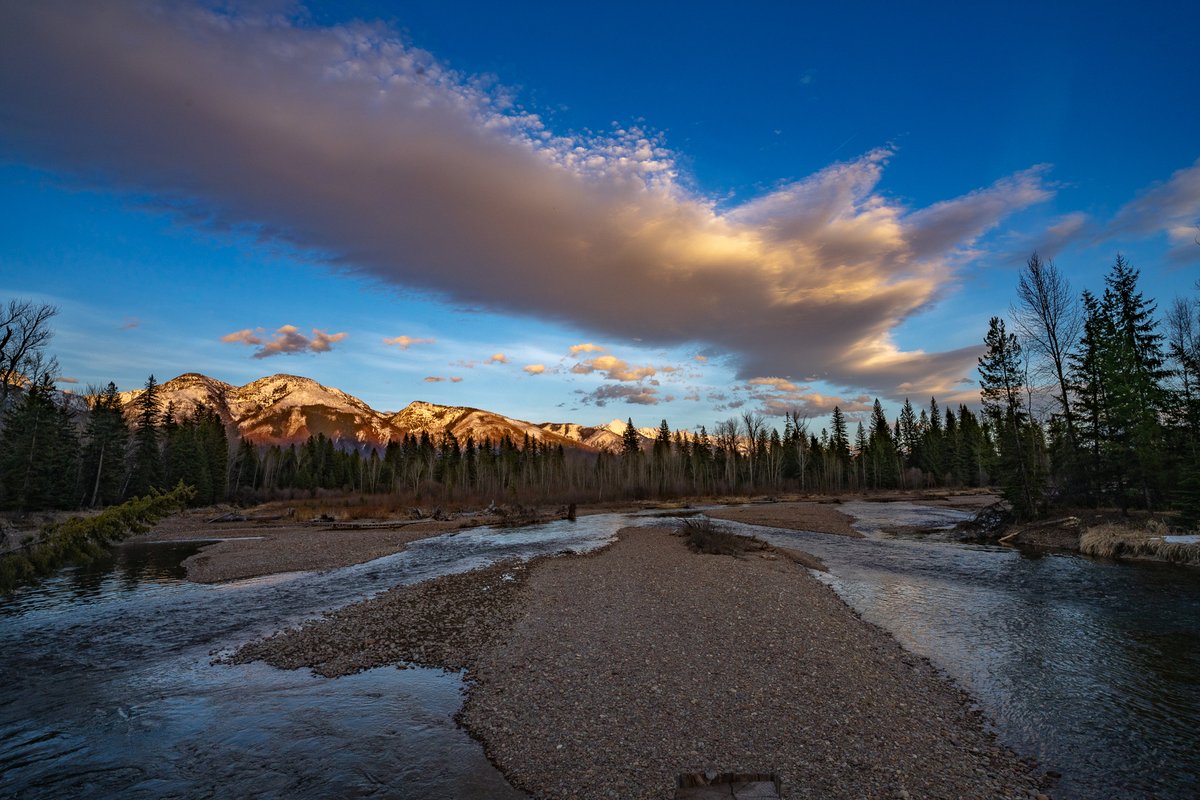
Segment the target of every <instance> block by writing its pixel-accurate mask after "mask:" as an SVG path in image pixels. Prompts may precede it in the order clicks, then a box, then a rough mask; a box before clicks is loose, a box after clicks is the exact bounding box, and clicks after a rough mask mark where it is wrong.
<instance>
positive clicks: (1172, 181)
mask: <svg viewBox="0 0 1200 800" xmlns="http://www.w3.org/2000/svg"><path fill="white" fill-rule="evenodd" d="M1197 226H1200V160H1197V161H1196V163H1195V164H1193V165H1191V166H1190V167H1186V168H1184V169H1181V170H1177V171H1175V172H1174V173H1172V175H1171V177H1170V178H1169V179H1168V180H1166V181H1164V182H1163V183H1159V184H1155V185H1154V186H1151V187H1149V188H1148V189H1146V190H1145V191H1143V192H1142V193H1141V194H1140V195H1139V196H1138V197H1137V198H1135V199H1134V200H1132V201H1131V202H1129V203H1127V204H1125V205H1124V206H1122V207H1121V209H1120V210H1119V211H1118V212H1117V214H1116V216H1115V217H1113V220H1112V222H1111V223H1109V225H1108V234H1109V235H1110V236H1119V235H1129V234H1132V235H1136V236H1149V235H1152V234H1157V233H1165V234H1167V238H1168V241H1169V242H1170V243H1171V256H1172V257H1173V258H1174V259H1176V260H1188V261H1191V260H1197V259H1200V252H1197V251H1200V248H1197V247H1196V246H1195V242H1196V235H1197Z"/></svg>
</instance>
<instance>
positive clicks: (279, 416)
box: [120, 372, 657, 452]
mask: <svg viewBox="0 0 1200 800" xmlns="http://www.w3.org/2000/svg"><path fill="white" fill-rule="evenodd" d="M158 389H159V393H160V394H159V397H160V398H161V403H162V408H163V409H166V408H167V407H168V404H170V403H173V404H174V413H175V414H176V415H182V416H187V414H189V413H190V412H191V410H192V409H194V408H195V406H196V404H197V403H203V404H205V405H207V406H208V407H210V408H212V409H213V410H214V411H215V412H216V413H217V415H218V416H219V417H220V418H221V421H222V422H223V423H225V426H226V428H227V430H229V432H230V433H236V434H237V435H238V436H240V437H242V438H245V439H248V440H249V441H251V442H254V443H255V444H280V445H286V444H293V443H299V442H302V441H304V440H306V439H307V438H308V437H309V436H315V435H318V434H324V435H325V436H327V437H328V438H330V439H332V440H334V441H335V442H337V443H339V444H341V445H343V446H353V447H357V448H360V449H367V448H371V447H383V446H386V444H387V442H388V441H389V440H392V441H399V440H401V439H403V438H404V436H405V435H406V434H412V435H415V436H419V435H420V434H421V433H427V434H429V435H430V437H432V438H434V439H439V438H441V436H442V434H443V433H445V432H449V433H451V434H453V435H454V436H455V438H457V439H458V440H459V441H464V440H465V439H466V437H467V436H472V437H474V438H475V440H476V441H477V442H478V441H482V440H483V439H493V440H496V439H499V438H501V437H503V436H505V435H507V436H509V437H510V438H511V439H513V440H514V441H516V442H521V441H523V440H524V438H525V437H526V436H528V437H529V438H530V439H533V440H536V441H538V442H542V443H546V444H550V445H562V446H563V447H570V448H574V449H577V450H584V451H590V452H597V451H600V450H618V449H620V446H621V435H622V434H623V433H624V431H625V428H626V423H625V422H622V421H621V420H617V419H614V420H612V421H611V422H608V423H605V424H603V425H596V426H586V425H580V424H578V423H574V422H542V423H534V422H528V421H526V420H521V419H516V418H514V417H509V416H507V415H504V414H500V413H497V412H493V411H487V410H486V409H481V408H474V407H471V406H445V405H440V404H438V403H430V402H428V401H425V400H413V401H412V402H410V403H409V404H408V405H407V406H405V407H404V408H402V409H401V410H400V411H396V412H386V411H376V410H375V409H374V408H372V407H371V406H369V405H368V404H367V403H366V402H364V401H363V400H360V399H359V398H357V397H355V396H354V395H352V394H350V393H348V392H345V391H342V390H341V389H338V388H336V387H331V386H325V385H324V384H321V383H318V382H317V381H315V380H313V379H312V378H306V377H304V376H301V375H289V374H285V373H277V374H275V375H267V376H264V377H262V378H258V379H256V380H253V381H250V382H249V383H246V384H244V385H242V386H234V385H233V384H230V383H226V382H225V381H222V380H219V379H217V378H212V377H210V376H208V375H204V374H202V373H198V372H185V373H183V374H182V375H179V376H176V377H175V378H172V379H171V380H169V381H165V382H164V383H161V384H159V386H158ZM143 392H144V389H137V390H134V391H129V392H122V393H121V395H120V396H121V402H122V403H123V404H124V407H125V413H126V415H127V416H129V417H130V418H131V419H132V418H133V417H134V416H135V411H134V401H135V400H136V399H137V398H138V397H140V396H141V395H142V393H143ZM656 433H657V430H656V429H654V428H639V429H638V435H639V437H640V438H641V440H642V444H643V446H645V445H646V444H648V443H649V442H650V441H652V440H653V438H654V435H655V434H656Z"/></svg>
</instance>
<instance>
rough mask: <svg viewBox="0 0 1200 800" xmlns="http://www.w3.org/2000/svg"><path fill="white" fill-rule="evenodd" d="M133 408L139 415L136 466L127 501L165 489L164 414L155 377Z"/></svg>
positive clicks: (132, 468) (131, 473) (132, 465)
mask: <svg viewBox="0 0 1200 800" xmlns="http://www.w3.org/2000/svg"><path fill="white" fill-rule="evenodd" d="M133 404H134V410H135V412H136V413H137V428H136V429H135V430H134V432H133V453H132V463H131V465H130V470H129V484H128V488H127V490H126V492H125V496H126V497H130V496H144V495H147V494H149V493H150V490H151V489H161V488H163V485H164V480H163V479H164V474H163V473H164V470H163V459H162V441H161V431H160V430H159V423H160V422H161V415H162V411H161V403H160V401H159V391H158V382H157V381H155V380H154V376H153V375H151V376H150V377H149V378H148V379H147V380H146V386H145V388H144V390H143V391H142V393H141V394H140V395H138V397H137V399H135V400H134V401H133Z"/></svg>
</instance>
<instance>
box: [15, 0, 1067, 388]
mask: <svg viewBox="0 0 1200 800" xmlns="http://www.w3.org/2000/svg"><path fill="white" fill-rule="evenodd" d="M0 13H2V16H3V19H2V20H0V21H2V22H3V24H0V103H2V105H3V115H2V117H0V137H2V140H3V141H5V142H7V144H8V145H9V146H10V147H12V146H15V147H17V148H19V152H22V153H24V154H26V155H27V156H29V157H33V158H35V159H38V160H39V161H41V162H42V163H45V164H48V165H50V166H52V167H53V168H55V169H59V170H65V171H69V172H71V173H73V174H75V175H76V176H79V177H81V178H83V179H86V180H94V181H96V182H98V183H101V184H103V185H106V186H112V185H114V184H115V185H117V186H118V187H120V188H122V189H124V190H127V191H129V192H133V193H137V195H138V197H139V198H144V197H150V198H154V199H155V200H156V201H157V202H159V203H162V204H164V205H166V206H169V207H170V208H172V209H173V210H175V211H177V212H179V213H183V214H187V215H189V216H191V217H193V218H194V219H195V220H196V221H197V222H200V223H204V224H211V225H216V226H234V227H238V226H243V227H244V226H249V227H251V228H252V229H254V230H256V231H258V232H259V233H260V234H261V235H262V236H264V237H272V238H277V239H280V240H284V241H287V242H290V243H292V244H294V245H297V246H300V247H305V248H312V250H313V251H314V252H316V253H320V254H322V255H325V256H328V257H330V258H331V259H332V260H333V261H335V262H336V263H337V264H338V265H339V267H340V268H344V269H346V268H348V269H351V270H358V271H361V272H365V273H368V274H371V275H374V276H377V277H379V278H382V279H383V280H386V281H391V282H396V283H399V284H403V285H406V286H415V287H421V288H425V289H430V290H434V291H437V292H441V293H443V294H444V295H446V296H448V297H452V298H454V299H456V300H457V301H460V302H465V303H470V304H475V305H479V306H485V307H490V308H493V309H499V310H506V311H512V312H518V313H525V314H531V315H536V316H539V317H543V318H553V319H559V320H563V321H567V322H570V323H572V324H574V325H576V326H581V327H583V328H586V329H590V330H594V331H597V332H602V333H605V334H608V335H611V336H619V337H625V338H627V339H634V338H636V339H640V340H642V341H644V342H647V343H655V344H678V343H684V342H698V343H704V344H706V345H708V346H711V347H714V348H716V350H717V351H720V352H726V353H729V354H731V355H732V356H733V358H734V361H735V363H736V364H737V369H738V374H739V377H741V378H752V377H755V376H761V375H783V376H791V377H794V378H796V379H810V378H818V379H823V380H825V381H827V382H829V383H832V384H834V385H839V386H846V387H859V388H862V389H867V390H872V391H875V392H880V393H886V394H895V393H898V392H912V393H915V394H922V393H924V394H929V393H933V392H937V391H942V390H944V389H946V388H947V387H950V386H954V385H957V384H958V383H959V382H960V381H961V380H962V378H963V377H964V376H966V375H967V374H968V373H969V372H970V371H971V370H972V369H973V367H974V361H975V356H976V355H977V352H978V349H977V348H974V347H972V348H966V349H962V350H955V351H951V352H941V353H925V352H902V351H900V350H899V349H898V348H897V347H896V346H895V344H894V343H893V340H892V338H891V337H890V335H889V334H890V332H891V331H892V330H893V329H894V328H895V327H896V326H897V325H898V324H900V323H901V322H902V321H903V320H904V319H905V318H907V317H908V316H910V315H912V314H914V313H917V312H919V311H920V310H922V309H923V308H925V307H927V306H928V304H930V303H931V302H933V301H935V300H936V299H937V298H938V296H939V292H940V291H941V289H943V288H944V287H945V286H946V285H947V283H948V281H950V280H951V279H952V277H953V269H954V266H955V264H956V263H960V262H961V261H962V260H963V259H965V258H969V254H970V248H971V245H972V243H973V242H975V241H976V240H977V239H978V237H980V236H981V235H982V234H984V233H985V232H986V231H988V230H989V229H991V228H992V227H994V226H995V225H996V224H997V223H998V222H999V221H1000V220H1001V219H1002V218H1003V217H1004V216H1005V215H1007V214H1009V213H1011V212H1013V211H1015V210H1018V209H1020V208H1023V207H1026V206H1028V205H1030V204H1032V203H1036V202H1039V201H1042V200H1044V199H1046V198H1047V197H1048V196H1049V194H1050V192H1049V190H1048V189H1047V188H1046V186H1045V185H1044V183H1043V180H1042V178H1041V173H1040V170H1038V169H1036V168H1035V169H1031V170H1029V171H1025V172H1021V173H1018V174H1016V175H1012V176H1009V177H1006V178H1003V179H1001V180H999V181H998V182H996V183H995V184H994V185H992V186H990V187H987V188H983V189H980V190H978V191H975V192H972V193H970V194H967V195H965V196H963V197H959V198H956V199H952V200H948V201H945V202H942V203H938V204H936V205H933V206H931V207H928V208H923V209H916V210H913V209H908V208H905V207H903V206H902V205H900V204H898V203H897V202H895V201H892V200H890V199H888V198H886V197H884V196H883V195H881V194H880V193H879V192H878V191H877V187H878V184H879V181H880V178H881V175H882V171H883V169H884V167H885V165H886V163H887V161H888V158H889V157H890V156H891V152H890V151H888V150H885V149H881V150H876V151H873V152H870V153H867V154H865V155H863V156H862V157H860V158H857V159H855V160H852V161H849V162H846V163H840V164H835V165H832V166H830V167H828V168H826V169H824V170H822V171H821V172H819V173H817V174H815V175H813V176H811V177H809V178H807V179H805V180H801V181H799V182H796V183H792V184H790V185H786V186H783V187H782V188H780V189H778V190H776V191H774V192H771V193H770V194H767V195H766V196H763V197H760V198H757V199H755V200H753V201H750V202H746V203H744V204H742V205H739V206H736V207H733V208H725V207H721V206H719V205H718V204H717V203H716V202H715V201H714V200H712V199H711V198H707V197H705V196H703V195H700V194H698V193H696V192H695V191H693V190H690V189H688V188H687V187H686V186H685V185H684V182H683V181H681V180H679V177H678V175H677V168H676V163H675V160H674V158H673V156H672V153H671V152H670V151H669V150H667V149H666V147H665V146H664V144H663V142H662V141H661V140H659V139H658V138H657V137H654V136H650V135H647V134H645V133H643V132H642V131H640V130H637V129H629V130H616V131H615V132H613V133H612V134H611V135H609V136H607V137H600V138H587V139H584V138H578V137H568V136H561V135H557V134H555V133H553V132H551V131H549V130H548V129H547V128H546V127H545V126H544V125H543V123H542V121H541V120H540V119H539V118H538V117H537V116H536V115H533V114H530V113H528V112H524V111H521V110H519V109H517V108H515V107H514V106H513V105H512V104H511V98H510V97H509V96H508V95H507V93H506V92H505V91H504V90H502V89H496V88H494V87H488V85H487V84H486V83H485V82H481V81H476V80H474V79H472V78H470V77H469V76H464V75H460V74H458V73H455V72H453V71H450V70H448V69H446V68H444V67H443V66H442V65H440V64H439V63H438V62H437V61H436V60H435V59H434V58H433V57H431V56H430V55H429V54H427V53H425V52H423V51H421V50H418V49H416V48H413V47H411V46H408V45H406V44H405V43H403V42H402V41H401V40H400V39H399V38H398V37H397V36H396V35H395V34H394V32H392V31H391V30H390V29H388V28H386V27H384V26H382V25H373V24H366V23H355V24H349V25H344V26H338V27H329V28H322V27H313V26H309V25H305V24H302V23H299V22H296V21H294V20H292V19H289V18H287V17H285V16H279V15H271V14H268V13H263V14H252V13H250V14H248V13H245V12H243V13H239V14H227V13H221V12H217V11H212V10H209V9H204V8H200V7H196V6H190V5H188V6H180V5H177V4H168V3H153V2H106V3H91V2H57V1H55V0H48V1H47V2H39V3H30V4H15V3H14V4H8V5H6V6H5V7H4V10H3V12H0ZM668 297H669V298H670V302H664V301H663V300H664V298H668ZM901 384H905V387H904V388H898V387H900V385H901ZM644 399H648V398H644Z"/></svg>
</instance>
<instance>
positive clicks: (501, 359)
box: [487, 353, 508, 364]
mask: <svg viewBox="0 0 1200 800" xmlns="http://www.w3.org/2000/svg"><path fill="white" fill-rule="evenodd" d="M487 363H489V364H507V363H508V356H506V355H504V353H494V354H493V355H492V357H491V358H489V359H488V360H487Z"/></svg>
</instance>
